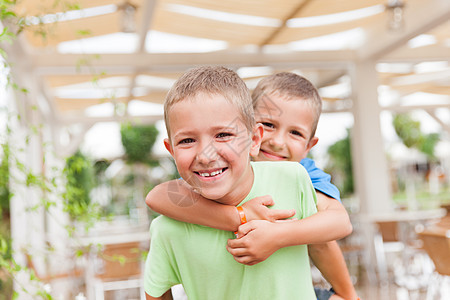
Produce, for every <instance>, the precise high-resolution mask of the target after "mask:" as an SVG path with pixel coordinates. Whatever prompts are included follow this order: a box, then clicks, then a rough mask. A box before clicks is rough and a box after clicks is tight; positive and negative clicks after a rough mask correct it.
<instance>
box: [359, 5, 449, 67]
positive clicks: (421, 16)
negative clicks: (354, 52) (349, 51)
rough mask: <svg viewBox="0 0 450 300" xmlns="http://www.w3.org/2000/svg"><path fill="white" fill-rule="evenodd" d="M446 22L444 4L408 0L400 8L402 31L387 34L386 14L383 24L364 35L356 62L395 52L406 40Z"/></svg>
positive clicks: (377, 58) (446, 13)
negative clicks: (363, 42)
mask: <svg viewBox="0 0 450 300" xmlns="http://www.w3.org/2000/svg"><path fill="white" fill-rule="evenodd" d="M449 19H450V1H448V0H428V1H422V0H409V1H406V3H405V7H404V20H405V25H404V28H402V29H401V30H397V31H389V29H388V28H387V26H388V22H389V14H385V17H384V24H377V26H376V27H375V28H373V30H371V31H370V32H368V36H367V37H366V41H367V43H366V44H364V45H363V46H362V47H361V48H359V49H358V57H359V59H360V60H368V59H372V60H379V59H381V58H382V57H384V56H386V55H388V54H389V53H391V52H392V51H394V50H395V49H397V48H399V47H401V46H403V45H405V44H406V43H407V42H408V41H409V40H410V39H412V38H414V37H416V36H418V35H420V34H423V33H426V32H428V31H429V30H431V29H433V28H435V27H437V26H438V25H440V24H443V23H444V22H446V21H448V20H449Z"/></svg>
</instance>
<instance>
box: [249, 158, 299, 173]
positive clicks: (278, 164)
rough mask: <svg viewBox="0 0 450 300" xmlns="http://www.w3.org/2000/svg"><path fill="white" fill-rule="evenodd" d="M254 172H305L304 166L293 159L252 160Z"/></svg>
mask: <svg viewBox="0 0 450 300" xmlns="http://www.w3.org/2000/svg"><path fill="white" fill-rule="evenodd" d="M252 166H253V168H254V170H255V172H262V173H267V174H268V175H272V176H273V175H276V174H283V173H285V174H294V173H298V174H300V175H301V174H304V173H305V174H306V173H307V172H306V170H305V168H304V167H303V166H302V165H301V164H300V163H298V162H295V161H256V162H252Z"/></svg>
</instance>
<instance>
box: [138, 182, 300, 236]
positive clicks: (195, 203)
mask: <svg viewBox="0 0 450 300" xmlns="http://www.w3.org/2000/svg"><path fill="white" fill-rule="evenodd" d="M145 202H146V204H147V205H148V206H149V207H150V208H151V209H152V210H153V211H155V212H157V213H159V214H162V215H165V216H168V217H170V218H172V219H175V220H179V221H182V222H187V223H194V224H199V225H204V226H208V227H212V228H217V229H221V230H227V231H237V229H238V227H239V225H240V224H241V221H240V218H239V214H238V212H237V210H236V207H234V206H229V205H223V204H220V203H218V202H215V201H212V200H208V199H206V198H204V197H202V196H201V195H200V194H198V193H196V192H195V191H193V190H192V189H191V187H190V186H189V185H188V184H187V183H186V182H185V181H184V180H181V179H178V180H171V181H168V182H165V183H162V184H159V185H157V186H156V187H154V188H153V189H152V190H151V191H150V192H149V193H148V195H147V197H146V199H145ZM273 204H274V202H273V200H272V198H271V197H270V196H262V197H257V198H254V199H252V200H250V201H247V202H246V203H245V204H244V205H242V207H243V208H244V211H245V214H246V217H247V220H248V221H250V220H256V219H263V220H268V221H275V220H279V219H286V218H290V217H292V216H293V215H294V214H295V211H294V210H278V209H269V208H268V207H267V206H270V205H273Z"/></svg>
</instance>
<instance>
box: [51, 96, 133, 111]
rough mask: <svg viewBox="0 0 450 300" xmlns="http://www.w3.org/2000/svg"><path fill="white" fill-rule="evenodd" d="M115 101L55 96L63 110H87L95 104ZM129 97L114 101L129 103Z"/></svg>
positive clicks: (57, 104) (57, 103) (59, 107)
mask: <svg viewBox="0 0 450 300" xmlns="http://www.w3.org/2000/svg"><path fill="white" fill-rule="evenodd" d="M108 102H113V101H111V99H98V98H95V99H89V98H88V99H65V98H55V103H56V106H57V108H58V110H60V111H61V112H69V111H80V110H85V109H86V108H89V107H91V106H94V105H98V104H103V103H108ZM127 102H128V98H115V99H114V103H127Z"/></svg>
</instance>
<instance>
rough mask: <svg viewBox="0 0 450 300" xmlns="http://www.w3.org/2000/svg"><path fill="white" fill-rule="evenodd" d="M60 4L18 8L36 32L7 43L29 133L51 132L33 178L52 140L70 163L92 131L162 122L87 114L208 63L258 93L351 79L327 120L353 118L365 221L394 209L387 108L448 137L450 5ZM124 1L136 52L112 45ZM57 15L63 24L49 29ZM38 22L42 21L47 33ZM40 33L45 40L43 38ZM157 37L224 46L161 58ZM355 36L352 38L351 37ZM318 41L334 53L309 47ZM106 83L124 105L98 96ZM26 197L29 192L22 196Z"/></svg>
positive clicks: (156, 98) (303, 1)
mask: <svg viewBox="0 0 450 300" xmlns="http://www.w3.org/2000/svg"><path fill="white" fill-rule="evenodd" d="M53 2H54V1H53V0H45V1H44V0H23V1H19V2H18V4H17V6H16V8H15V11H16V13H17V14H18V15H24V16H27V17H28V19H27V20H28V21H29V22H31V23H33V22H34V23H33V24H35V23H36V25H31V26H29V27H26V28H25V31H24V32H23V33H22V34H21V35H20V36H19V37H18V39H17V40H16V41H15V42H14V43H13V44H12V45H10V44H2V45H1V47H2V48H3V49H5V50H6V52H7V53H8V60H9V62H10V63H11V66H12V67H11V71H12V74H13V78H14V80H15V82H17V83H18V85H19V86H23V87H26V88H27V89H28V90H29V93H27V94H24V93H20V92H17V93H16V94H15V99H16V106H17V110H18V112H19V113H20V114H21V115H22V121H21V123H20V125H19V126H20V127H21V128H22V130H23V131H27V130H28V129H27V128H29V126H30V125H33V124H34V125H37V124H42V123H43V124H44V125H45V129H46V130H45V131H44V136H41V137H40V138H34V141H33V143H31V144H30V147H32V148H30V147H29V148H28V149H29V151H28V152H27V154H26V155H27V162H28V163H29V164H30V166H34V167H35V169H39V168H42V166H41V165H40V163H39V162H40V161H41V155H42V150H40V149H41V148H42V143H43V142H44V141H50V142H51V143H52V145H53V147H54V149H55V150H56V153H59V154H61V155H68V154H70V153H72V152H73V151H74V150H75V149H76V148H77V147H78V146H79V144H80V143H81V142H82V141H83V137H84V134H85V133H86V132H87V131H88V130H89V129H90V128H91V127H92V126H93V125H94V124H97V123H100V122H123V121H126V120H130V121H136V122H144V123H153V122H155V121H157V120H160V119H161V118H162V116H161V115H154V114H152V115H140V116H133V115H131V114H129V113H128V111H127V110H126V109H125V111H124V112H121V113H118V112H117V111H115V112H113V113H111V114H110V115H109V116H101V117H99V116H90V115H89V114H87V113H86V111H87V109H89V108H90V107H93V106H98V105H105V104H106V105H111V106H112V105H120V104H122V103H123V104H129V103H132V102H133V101H143V102H150V103H158V104H161V103H162V101H163V99H164V96H165V93H166V92H167V90H168V88H169V87H170V84H171V83H172V82H173V81H174V80H175V79H176V78H177V77H178V76H179V75H180V74H181V73H182V72H184V71H185V70H186V69H187V68H190V67H193V66H196V65H204V64H214V65H225V66H228V67H230V68H233V69H235V70H237V71H238V72H239V70H242V68H250V69H251V68H253V69H255V70H257V69H258V70H261V69H263V68H261V67H265V68H264V69H263V70H264V72H265V73H264V74H260V75H254V76H248V77H246V76H243V78H244V80H245V81H246V82H247V83H248V85H249V87H250V88H252V87H253V86H254V84H255V82H256V81H257V80H259V79H260V78H261V77H262V76H263V75H267V74H269V73H274V72H279V71H296V72H301V73H302V74H304V75H305V76H306V77H307V78H309V79H310V80H311V81H312V82H313V83H314V84H315V85H316V86H317V87H318V88H319V89H323V88H325V87H329V86H333V85H336V84H338V83H340V82H342V79H343V78H350V80H349V82H350V84H349V89H348V93H346V95H344V96H340V97H323V98H324V113H328V112H336V111H348V112H351V113H352V114H353V117H354V128H353V132H352V133H353V136H352V151H353V162H354V164H353V165H354V178H355V188H356V193H357V198H358V199H359V201H360V209H361V212H363V213H384V212H389V211H391V210H392V209H393V207H392V204H391V190H390V179H389V170H388V165H387V160H386V157H385V152H384V148H383V138H382V135H381V131H380V113H381V111H382V110H392V111H408V110H413V109H421V110H424V111H426V112H427V113H428V114H429V115H430V116H432V117H433V118H434V119H435V120H436V121H437V122H438V123H439V124H440V125H441V126H442V128H443V129H444V130H446V131H447V132H449V133H450V124H449V123H448V121H446V120H442V119H440V118H439V116H438V114H437V113H436V111H437V110H438V109H446V110H449V109H450V66H449V61H450V21H449V20H450V2H449V1H448V0H405V1H395V0H394V1H392V0H367V1H357V0H340V1H336V0H298V1H293V0H260V1H253V0H252V1H238V0H229V1H214V0H191V1H187V0H132V1H131V0H130V1H124V0H79V1H76V2H77V3H79V5H80V8H81V11H78V12H66V14H64V15H63V14H58V13H59V12H63V11H65V10H67V9H66V8H64V7H63V5H64V3H65V2H64V1H60V3H59V5H58V6H56V7H53V6H52V4H53ZM125 3H131V4H132V5H133V6H134V8H135V11H136V13H135V15H134V21H135V24H134V25H135V31H133V32H132V33H126V34H123V33H122V37H123V36H124V35H125V36H126V37H127V38H128V39H127V40H126V41H129V42H130V43H132V45H133V47H132V48H133V50H131V51H130V50H127V51H123V50H120V49H122V48H121V46H123V45H121V44H119V43H116V44H114V41H118V34H119V33H120V32H121V31H122V30H123V29H122V27H121V24H122V21H123V19H124V17H123V12H124V9H123V7H124V6H123V5H124V4H125ZM394 7H396V8H395V11H396V12H397V13H399V10H401V13H402V21H401V22H400V23H398V24H397V25H398V28H397V29H395V28H390V27H389V26H388V24H390V22H392V20H393V15H392V13H393V12H394ZM36 16H41V19H39V18H36ZM44 16H46V17H44ZM52 17H53V18H58V19H59V20H58V21H57V22H51V21H49V20H51V19H52ZM397 17H398V15H397ZM39 20H42V21H44V23H42V24H37V23H39ZM8 25H10V24H3V25H2V24H1V23H0V26H8ZM393 26H394V27H395V26H396V25H395V24H394V25H393ZM37 32H38V33H39V32H40V33H42V32H45V36H44V37H43V36H42V34H36V33H37ZM157 34H166V35H168V36H171V38H173V35H175V37H176V38H177V39H178V41H179V42H178V48H181V49H192V48H193V47H192V46H193V45H195V44H197V43H198V44H201V43H203V42H204V41H205V39H208V40H214V42H215V43H216V46H215V47H216V49H215V50H211V51H206V52H205V51H201V52H195V51H193V50H189V51H184V52H183V51H180V50H179V49H173V51H170V47H169V46H167V47H166V48H168V49H169V50H166V51H160V52H158V51H157V50H152V49H154V48H155V47H156V46H164V45H156V44H154V43H153V41H156V42H157V41H158V38H157ZM349 35H350V36H352V40H348V39H346V38H345V37H346V36H349ZM186 37H189V38H190V39H186ZM102 38H104V39H102ZM106 38H108V39H106ZM111 41H113V42H111ZM318 41H320V42H321V43H322V44H327V45H329V46H332V47H329V48H328V49H320V50H319V49H318V50H316V49H313V50H311V49H310V47H308V46H309V45H313V44H315V43H317V42H318ZM424 41H425V42H424ZM413 42H416V44H415V45H414V43H413ZM104 43H108V47H105V44H104ZM420 43H421V44H420ZM69 44H71V45H72V46H73V45H74V44H77V45H79V47H83V45H84V46H86V45H94V46H93V47H94V49H95V47H96V46H97V48H98V49H102V50H99V51H92V46H91V47H89V48H88V47H85V48H84V49H85V50H84V52H83V51H78V53H75V51H72V52H71V53H68V52H64V50H62V49H63V48H64V47H63V46H67V45H69ZM80 45H81V46H80ZM217 45H219V46H217ZM104 49H107V51H104ZM115 49H117V50H115ZM102 51H104V52H102ZM124 52H125V53H124ZM431 62H436V63H439V68H437V69H436V70H434V71H429V72H423V71H421V70H420V68H419V66H420V65H421V64H423V63H431ZM398 66H401V70H399V68H398ZM347 82H348V81H347ZM99 86H103V87H104V88H103V91H107V92H108V93H109V91H111V90H113V91H114V92H115V93H116V94H117V96H113V97H112V96H106V97H105V96H99V92H98V91H99V89H100V88H99ZM380 86H383V87H385V88H386V89H388V90H389V91H392V92H395V94H396V95H397V97H396V100H395V101H392V103H391V104H389V105H383V106H382V105H380V102H379V92H378V91H379V87H380ZM77 90H78V91H79V92H77ZM64 91H66V92H65V93H64ZM67 91H70V92H67ZM419 92H421V93H426V94H438V95H442V96H443V97H444V99H445V101H444V102H443V103H439V104H435V103H428V101H427V98H426V97H424V99H423V102H422V103H420V104H417V103H414V104H411V103H408V102H407V101H406V100H405V99H407V96H408V95H411V94H414V93H419ZM105 93H106V92H105ZM426 94H425V95H426ZM34 106H35V107H37V109H36V110H35V109H32V107H34ZM125 107H126V106H125ZM62 136H64V137H65V138H66V140H67V136H68V137H69V138H68V141H66V142H63V141H62V140H63V139H62ZM26 194H27V191H23V194H22V196H23V197H25V196H26ZM18 196H19V197H20V196H21V193H19V194H18ZM21 209H22V206H21V205H20V204H14V207H13V213H14V211H15V212H17V217H16V219H15V220H16V221H15V222H17V223H16V226H19V225H18V224H20V223H21V222H23V221H24V219H23V218H24V217H18V216H19V215H20V213H19V212H20V210H21ZM26 222H27V221H26V220H25V223H26ZM20 226H23V225H20ZM13 227H14V224H13Z"/></svg>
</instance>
